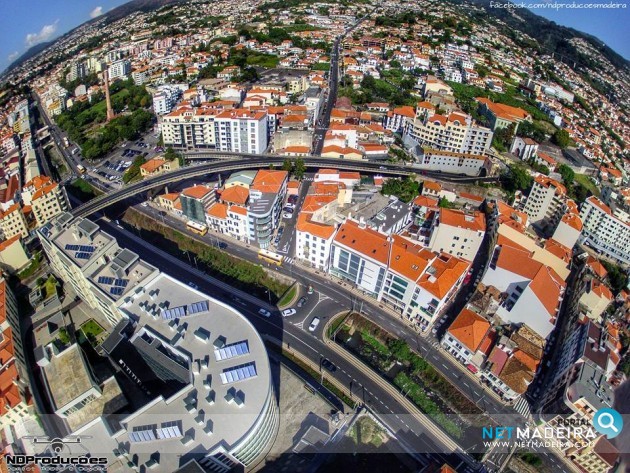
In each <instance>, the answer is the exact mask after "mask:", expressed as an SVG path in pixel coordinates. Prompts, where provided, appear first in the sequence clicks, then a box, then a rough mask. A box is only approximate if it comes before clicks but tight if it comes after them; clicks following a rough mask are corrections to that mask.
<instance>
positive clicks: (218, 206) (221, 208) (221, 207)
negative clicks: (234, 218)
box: [207, 202, 228, 220]
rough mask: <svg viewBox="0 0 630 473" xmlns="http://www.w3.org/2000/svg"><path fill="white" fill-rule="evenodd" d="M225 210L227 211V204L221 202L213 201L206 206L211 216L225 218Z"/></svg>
mask: <svg viewBox="0 0 630 473" xmlns="http://www.w3.org/2000/svg"><path fill="white" fill-rule="evenodd" d="M227 211H228V206H227V205H226V204H222V203H221V202H215V203H214V204H212V205H211V206H210V207H209V208H208V210H207V213H208V215H209V216H211V217H215V218H220V219H222V220H225V219H226V218H227Z"/></svg>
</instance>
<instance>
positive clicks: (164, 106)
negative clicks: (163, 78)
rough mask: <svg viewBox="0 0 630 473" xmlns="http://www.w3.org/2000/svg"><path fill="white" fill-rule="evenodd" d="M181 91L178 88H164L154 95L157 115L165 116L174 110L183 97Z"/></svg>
mask: <svg viewBox="0 0 630 473" xmlns="http://www.w3.org/2000/svg"><path fill="white" fill-rule="evenodd" d="M181 95H182V94H181V90H180V89H179V88H177V87H166V86H162V87H160V89H159V90H158V91H157V92H156V93H155V94H153V111H154V112H155V114H156V115H164V114H166V113H169V112H170V111H171V110H173V107H175V105H176V104H177V101H178V100H179V98H180V97H181Z"/></svg>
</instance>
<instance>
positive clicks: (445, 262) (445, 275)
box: [419, 253, 469, 300]
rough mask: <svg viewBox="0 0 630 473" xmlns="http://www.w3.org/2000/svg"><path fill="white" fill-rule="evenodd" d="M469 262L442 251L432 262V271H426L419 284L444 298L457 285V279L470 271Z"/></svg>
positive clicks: (438, 296)
mask: <svg viewBox="0 0 630 473" xmlns="http://www.w3.org/2000/svg"><path fill="white" fill-rule="evenodd" d="M468 267H469V264H468V263H466V262H465V261H464V260H461V259H459V258H457V257H455V256H452V255H449V254H447V253H442V254H441V255H440V256H439V257H437V258H435V259H434V260H433V262H432V263H431V266H430V268H433V269H432V270H431V273H432V274H431V273H429V272H426V273H424V275H423V276H422V277H421V278H420V281H419V285H420V286H421V287H422V288H424V289H426V290H427V291H429V292H430V293H431V294H433V295H434V296H436V297H437V298H438V299H440V300H441V299H443V298H444V297H445V296H446V295H447V294H448V293H449V291H450V290H451V289H452V288H453V286H455V284H456V283H457V281H458V280H459V279H460V278H461V277H462V276H464V274H465V273H466V271H468ZM427 271H429V270H427Z"/></svg>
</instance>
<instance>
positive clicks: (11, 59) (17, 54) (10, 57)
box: [8, 51, 20, 61]
mask: <svg viewBox="0 0 630 473" xmlns="http://www.w3.org/2000/svg"><path fill="white" fill-rule="evenodd" d="M19 55H20V53H19V52H17V51H13V52H12V53H11V54H9V57H8V59H9V61H15V60H16V59H17V58H18V56H19Z"/></svg>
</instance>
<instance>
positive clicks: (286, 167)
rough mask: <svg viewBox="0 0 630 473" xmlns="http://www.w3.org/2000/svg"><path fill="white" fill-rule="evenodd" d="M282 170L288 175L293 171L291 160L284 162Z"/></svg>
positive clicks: (286, 159)
mask: <svg viewBox="0 0 630 473" xmlns="http://www.w3.org/2000/svg"><path fill="white" fill-rule="evenodd" d="M282 170H283V171H287V172H288V173H290V172H291V171H292V170H293V163H292V162H291V160H290V159H289V158H285V160H284V161H283V162H282Z"/></svg>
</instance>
